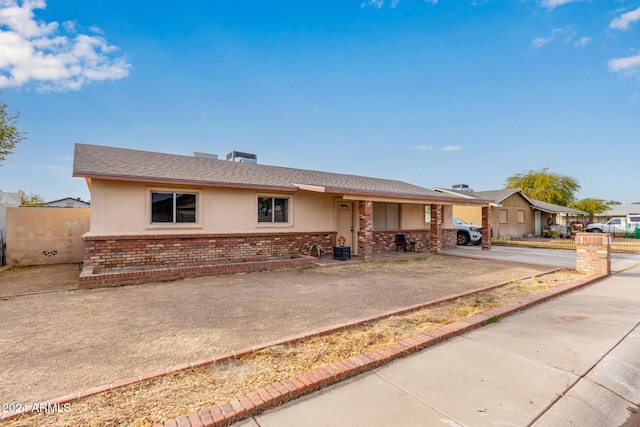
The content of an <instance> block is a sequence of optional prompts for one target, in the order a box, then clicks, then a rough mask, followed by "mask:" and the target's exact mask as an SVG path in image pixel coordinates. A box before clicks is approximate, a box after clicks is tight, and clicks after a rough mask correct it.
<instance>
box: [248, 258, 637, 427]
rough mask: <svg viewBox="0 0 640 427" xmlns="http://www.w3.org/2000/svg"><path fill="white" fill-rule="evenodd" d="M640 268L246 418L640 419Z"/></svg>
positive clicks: (263, 423)
mask: <svg viewBox="0 0 640 427" xmlns="http://www.w3.org/2000/svg"><path fill="white" fill-rule="evenodd" d="M639 324H640V267H636V268H634V269H631V270H627V271H624V272H622V273H617V274H614V275H613V276H611V277H608V278H607V279H604V280H602V281H600V282H597V283H595V284H593V285H591V286H589V287H587V288H584V289H582V290H578V291H575V292H573V293H571V294H567V295H564V296H561V297H558V298H556V299H554V300H552V301H549V302H547V303H544V304H540V305H537V306H535V307H533V308H530V309H528V310H527V311H524V312H522V313H519V314H517V315H514V316H511V317H507V318H505V319H502V320H500V321H499V322H498V323H495V324H491V325H487V326H485V327H483V328H481V329H478V330H474V331H472V332H469V333H466V334H464V335H461V336H458V337H456V338H453V339H451V340H449V341H446V342H443V343H441V344H439V345H436V346H434V347H430V348H427V349H425V350H423V351H421V352H419V353H416V354H414V355H412V356H408V357H405V358H403V359H399V360H397V361H395V362H392V363H390V364H388V365H386V366H383V367H381V368H378V369H375V370H373V371H370V372H368V373H366V374H363V375H360V376H358V377H355V378H353V379H351V380H348V381H345V382H343V383H340V384H337V385H335V386H332V387H329V388H327V389H325V390H322V391H320V392H317V393H312V394H310V395H307V396H305V397H303V398H300V399H298V400H295V401H293V402H291V403H288V404H286V405H283V406H281V407H279V408H276V409H274V410H271V411H267V412H264V413H262V414H261V415H258V416H255V417H253V418H251V419H248V420H245V421H243V422H241V423H238V424H237V426H243V427H270V426H278V427H286V426H300V425H305V426H389V425H402V426H432V425H433V426H443V425H444V426H498V425H499V426H531V425H533V426H569V425H571V426H598V427H601V426H625V427H632V426H634V427H637V426H639V425H640V408H639V406H638V405H640V327H639Z"/></svg>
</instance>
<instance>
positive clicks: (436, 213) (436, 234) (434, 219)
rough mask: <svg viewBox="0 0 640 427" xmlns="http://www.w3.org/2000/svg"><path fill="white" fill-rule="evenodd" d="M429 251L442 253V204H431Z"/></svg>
mask: <svg viewBox="0 0 640 427" xmlns="http://www.w3.org/2000/svg"><path fill="white" fill-rule="evenodd" d="M431 253H433V254H439V253H442V206H441V205H431Z"/></svg>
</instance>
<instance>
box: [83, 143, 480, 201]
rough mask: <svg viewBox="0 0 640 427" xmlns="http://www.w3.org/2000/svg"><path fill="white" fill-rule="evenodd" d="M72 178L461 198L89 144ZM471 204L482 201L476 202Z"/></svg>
mask: <svg viewBox="0 0 640 427" xmlns="http://www.w3.org/2000/svg"><path fill="white" fill-rule="evenodd" d="M73 176H74V177H84V178H89V179H91V178H94V179H108V180H119V181H138V182H157V183H167V184H185V185H203V186H218V187H242V188H256V189H271V190H284V191H297V190H300V189H303V190H310V191H319V192H324V193H339V194H350V195H370V196H380V197H398V198H405V199H419V200H425V201H429V200H432V201H441V202H447V201H449V202H451V201H455V200H458V201H459V199H457V198H455V197H449V196H446V195H443V194H442V193H439V192H436V191H434V190H429V189H427V188H423V187H419V186H417V185H413V184H408V183H406V182H402V181H395V180H389V179H381V178H370V177H365V176H358V175H346V174H338V173H330V172H320V171H313V170H305V169H293V168H285V167H279V166H268V165H260V164H250V163H239V162H230V161H226V160H218V159H212V158H207V157H195V156H184V155H176V154H164V153H156V152H149V151H139V150H131V149H126V148H115V147H105V146H99V145H88V144H76V146H75V152H74V160H73ZM470 202H471V204H478V203H477V202H478V201H475V200H474V201H470ZM474 202H475V203H474Z"/></svg>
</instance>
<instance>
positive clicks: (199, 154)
mask: <svg viewBox="0 0 640 427" xmlns="http://www.w3.org/2000/svg"><path fill="white" fill-rule="evenodd" d="M193 157H204V158H207V159H215V160H218V155H217V154H209V153H198V152H197V151H196V152H195V153H193Z"/></svg>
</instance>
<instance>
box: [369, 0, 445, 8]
mask: <svg viewBox="0 0 640 427" xmlns="http://www.w3.org/2000/svg"><path fill="white" fill-rule="evenodd" d="M424 2H425V3H430V4H434V5H435V4H438V0H424ZM384 3H385V0H367V1H364V2H362V3H360V7H361V8H365V7H372V8H374V9H382V8H383V7H384ZM398 3H400V0H390V1H389V7H390V8H391V9H395V8H396V7H397V6H398Z"/></svg>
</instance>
